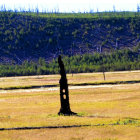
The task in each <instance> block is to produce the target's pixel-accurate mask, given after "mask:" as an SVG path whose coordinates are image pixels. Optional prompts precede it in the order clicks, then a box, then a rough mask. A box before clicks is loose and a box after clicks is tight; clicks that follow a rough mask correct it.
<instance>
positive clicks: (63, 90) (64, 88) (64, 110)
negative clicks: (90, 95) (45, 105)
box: [58, 56, 76, 115]
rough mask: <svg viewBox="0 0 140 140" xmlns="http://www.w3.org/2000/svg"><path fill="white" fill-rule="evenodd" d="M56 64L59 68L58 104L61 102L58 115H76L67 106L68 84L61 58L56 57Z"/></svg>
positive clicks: (68, 105)
mask: <svg viewBox="0 0 140 140" xmlns="http://www.w3.org/2000/svg"><path fill="white" fill-rule="evenodd" d="M58 63H59V67H60V75H61V78H60V81H59V84H60V102H61V108H60V111H59V113H58V114H59V115H61V114H62V115H76V113H74V112H72V111H71V109H70V104H69V91H68V84H67V77H66V72H65V68H64V64H63V61H62V60H61V56H59V57H58Z"/></svg>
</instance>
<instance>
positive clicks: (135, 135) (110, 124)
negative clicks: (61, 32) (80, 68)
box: [0, 71, 140, 140]
mask: <svg viewBox="0 0 140 140" xmlns="http://www.w3.org/2000/svg"><path fill="white" fill-rule="evenodd" d="M139 75H140V72H139V71H135V72H115V73H106V81H117V80H118V81H123V80H126V81H128V80H129V81H133V80H140V78H139ZM59 78H60V77H59V76H58V75H56V76H55V75H51V76H38V77H15V78H1V79H0V80H1V82H0V86H1V87H4V86H5V87H8V86H9V87H10V86H27V85H28V84H29V85H41V84H42V85H43V84H45V85H47V84H58V81H59ZM68 79H69V81H68V82H69V83H75V84H78V83H89V82H101V81H103V75H102V73H96V74H94V73H92V74H74V75H73V77H72V75H68ZM22 82H23V83H22ZM139 103H140V84H139V83H137V84H121V85H109V86H99V87H98V86H97V87H95V88H88V89H87V88H81V89H80V88H79V89H71V90H70V104H71V109H72V111H74V112H77V113H78V114H79V116H58V115H57V113H58V111H59V109H60V101H59V90H55V91H53V90H52V91H47V90H46V91H42V92H39V91H29V92H24V90H23V91H21V92H18V93H14V92H11V93H10V92H8V93H2V91H1V92H0V128H12V127H14V128H16V127H42V126H73V125H77V126H79V125H81V126H82V127H73V128H56V129H48V128H47V129H36V130H10V131H7V130H6V131H0V139H2V140H4V139H6V140H7V139H8V140H15V139H16V140H24V139H25V140H28V139H29V140H46V139H54V140H56V139H61V140H63V139H71V140H77V139H78V140H93V139H96V140H97V139H100V140H102V139H105V140H110V139H111V140H116V139H123V140H124V139H129V140H130V139H139V137H140V134H139V132H140V104H139Z"/></svg>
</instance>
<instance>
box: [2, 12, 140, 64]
mask: <svg viewBox="0 0 140 140" xmlns="http://www.w3.org/2000/svg"><path fill="white" fill-rule="evenodd" d="M139 41H140V15H139V13H127V12H126V13H125V12H122V13H121V12H120V13H112V12H111V13H106V14H105V13H98V14H97V13H95V14H75V15H74V14H45V13H44V14H40V13H28V12H27V13H23V12H22V13H21V12H20V13H18V12H8V11H7V12H4V11H3V12H0V50H1V51H0V55H1V57H0V62H1V63H4V64H5V63H16V64H21V63H22V62H23V61H24V60H29V61H30V60H33V61H37V60H38V59H39V58H40V57H43V58H45V60H46V61H50V60H52V58H56V57H57V56H58V54H64V55H69V56H71V55H75V54H80V55H81V54H84V53H95V52H96V53H97V52H98V53H104V52H112V51H114V50H119V49H124V48H129V49H130V50H131V49H132V48H133V47H134V46H137V44H138V43H139Z"/></svg>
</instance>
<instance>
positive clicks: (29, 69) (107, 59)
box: [0, 46, 140, 76]
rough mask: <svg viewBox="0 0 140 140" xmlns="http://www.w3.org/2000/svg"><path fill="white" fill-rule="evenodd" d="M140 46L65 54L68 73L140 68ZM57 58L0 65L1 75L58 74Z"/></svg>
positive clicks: (64, 60)
mask: <svg viewBox="0 0 140 140" xmlns="http://www.w3.org/2000/svg"><path fill="white" fill-rule="evenodd" d="M139 48H140V47H139V46H138V47H135V49H134V50H128V49H127V50H119V51H116V52H112V53H108V54H99V53H96V54H84V55H76V56H71V57H68V56H63V62H64V64H65V68H66V71H67V73H83V72H103V71H124V70H138V69H140V54H139V51H140V49H139ZM58 72H59V67H58V63H57V59H56V60H55V59H54V60H53V61H51V62H50V63H46V62H45V59H44V58H39V60H38V61H37V62H32V61H30V62H29V61H24V62H23V63H22V64H21V65H2V64H1V65H0V76H23V75H45V74H57V73H58Z"/></svg>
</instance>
